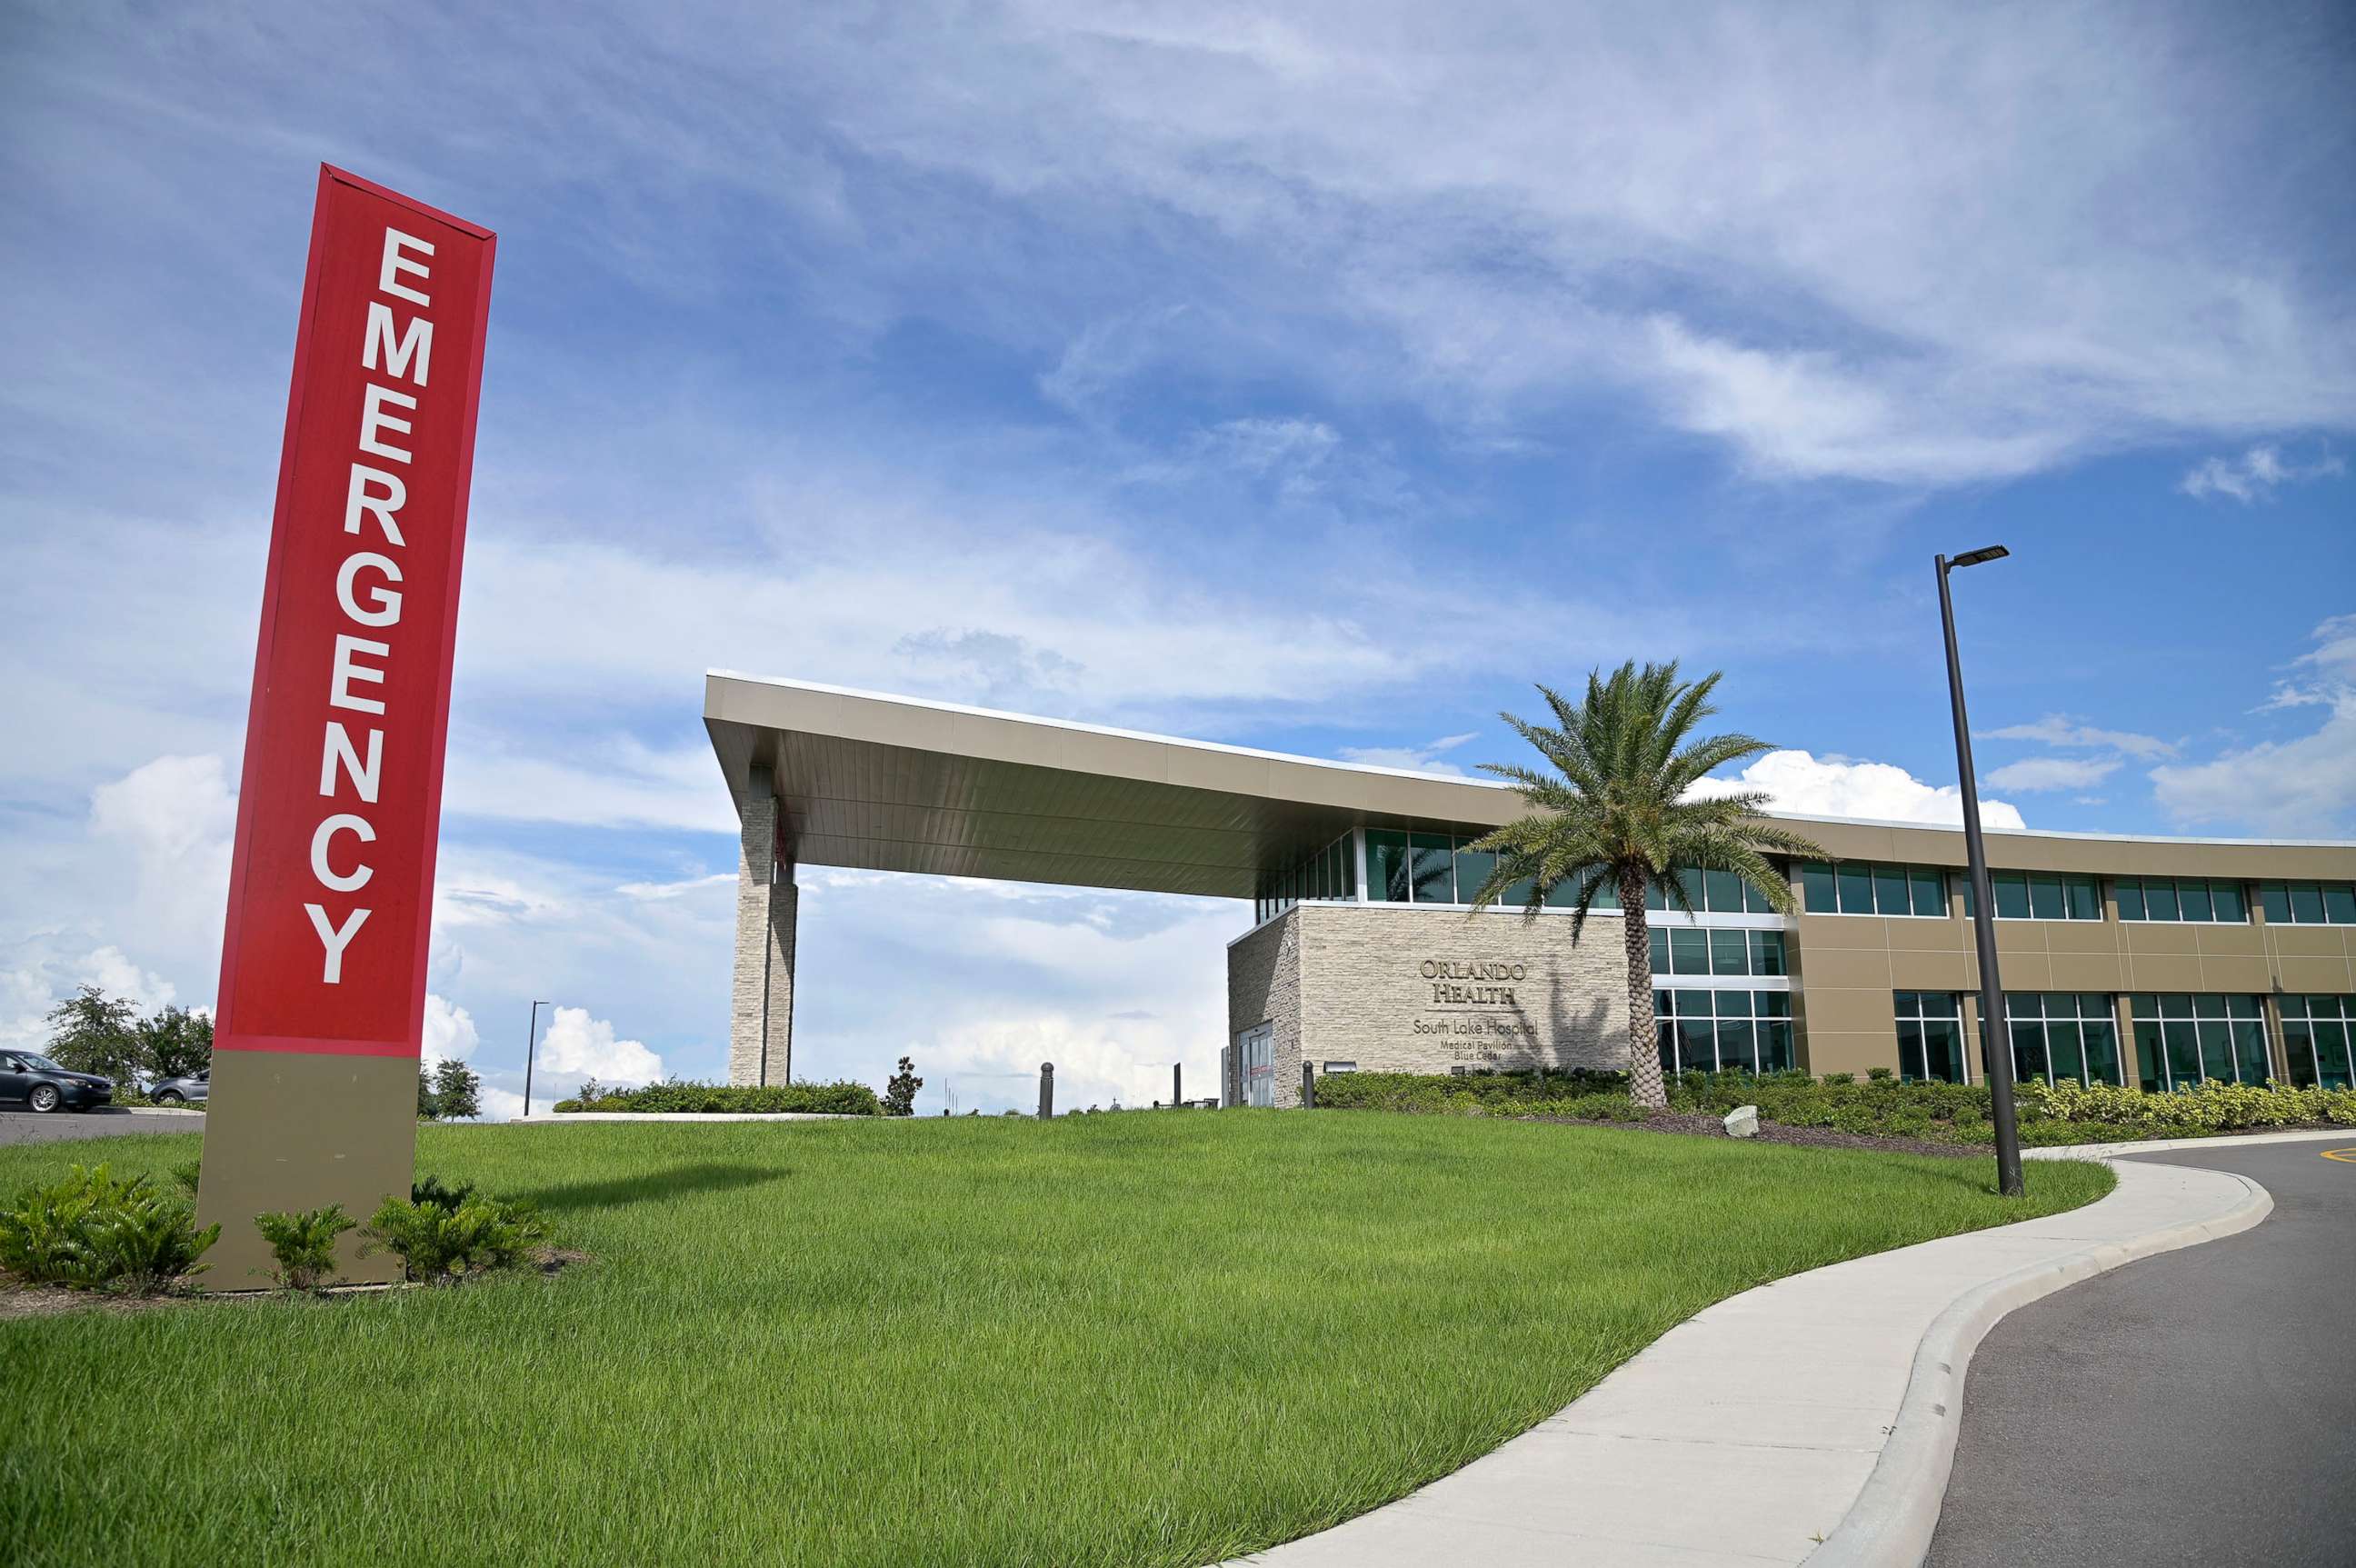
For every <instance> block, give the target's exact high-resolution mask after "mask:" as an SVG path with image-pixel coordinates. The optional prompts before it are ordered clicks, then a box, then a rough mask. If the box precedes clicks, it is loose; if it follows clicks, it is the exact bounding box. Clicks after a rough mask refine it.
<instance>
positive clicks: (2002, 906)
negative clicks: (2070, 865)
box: [1964, 871, 2103, 920]
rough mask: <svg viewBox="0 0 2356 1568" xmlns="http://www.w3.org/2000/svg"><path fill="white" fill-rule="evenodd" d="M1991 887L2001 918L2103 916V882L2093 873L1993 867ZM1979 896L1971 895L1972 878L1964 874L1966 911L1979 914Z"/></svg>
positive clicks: (1967, 914) (2093, 918)
mask: <svg viewBox="0 0 2356 1568" xmlns="http://www.w3.org/2000/svg"><path fill="white" fill-rule="evenodd" d="M1988 889H1989V891H1991V892H1992V893H1994V894H1995V895H1996V918H1997V919H1999V920H2099V919H2101V918H2103V884H2102V882H2101V880H2100V879H2099V878H2097V877H2093V876H2064V875H2060V874H2059V873H2055V872H2042V871H1991V872H1989V873H1988ZM1978 908H1979V900H1977V899H1976V898H1974V897H1972V880H1971V878H1970V877H1968V876H1966V877H1965V878H1964V914H1965V918H1970V917H1971V916H1973V915H1974V914H1976V912H1977V910H1978Z"/></svg>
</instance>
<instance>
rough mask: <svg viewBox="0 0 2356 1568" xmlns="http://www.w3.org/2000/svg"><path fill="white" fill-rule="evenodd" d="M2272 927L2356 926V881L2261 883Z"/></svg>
mask: <svg viewBox="0 0 2356 1568" xmlns="http://www.w3.org/2000/svg"><path fill="white" fill-rule="evenodd" d="M2258 905H2259V907H2260V908H2263V909H2265V912H2266V924H2268V925H2270V926H2356V882H2261V883H2259V884H2258Z"/></svg>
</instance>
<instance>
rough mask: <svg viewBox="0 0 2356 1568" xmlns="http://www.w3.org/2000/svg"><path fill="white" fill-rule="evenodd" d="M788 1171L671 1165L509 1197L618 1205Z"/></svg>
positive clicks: (775, 1177)
mask: <svg viewBox="0 0 2356 1568" xmlns="http://www.w3.org/2000/svg"><path fill="white" fill-rule="evenodd" d="M787 1174H788V1173H787V1172H786V1171H783V1170H779V1169H777V1168H776V1167H774V1166H764V1165H713V1164H705V1165H673V1166H671V1167H670V1168H669V1169H668V1170H659V1171H649V1172H648V1173H646V1174H645V1175H643V1176H613V1177H610V1178H608V1179H607V1180H605V1181H569V1182H565V1183H562V1185H560V1186H556V1187H534V1188H532V1189H531V1190H530V1191H528V1192H518V1193H511V1194H509V1195H508V1196H509V1197H514V1198H519V1199H521V1200H523V1201H525V1202H528V1203H531V1204H534V1205H537V1206H538V1207H539V1208H541V1209H543V1210H546V1211H547V1212H549V1213H552V1214H553V1213H558V1212H562V1211H563V1210H565V1209H573V1208H621V1207H623V1206H624V1205H626V1204H632V1203H644V1202H647V1201H648V1199H651V1198H665V1197H686V1196H687V1195H689V1194H691V1193H698V1192H728V1191H732V1190H734V1189H735V1188H737V1187H759V1186H761V1185H762V1184H763V1183H765V1182H773V1181H782V1180H784V1179H785V1178H786V1176H787Z"/></svg>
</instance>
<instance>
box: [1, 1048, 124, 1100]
mask: <svg viewBox="0 0 2356 1568" xmlns="http://www.w3.org/2000/svg"><path fill="white" fill-rule="evenodd" d="M113 1099H114V1080H113V1079H107V1078H101V1077H99V1076H98V1075H97V1074H96V1073H93V1072H74V1071H71V1070H70V1069H66V1068H61V1067H59V1065H58V1064H57V1063H55V1062H53V1061H51V1060H50V1059H49V1058H47V1057H37V1056H35V1055H33V1054H32V1053H31V1052H30V1051H0V1101H23V1102H24V1103H25V1104H27V1105H28V1106H30V1107H31V1108H32V1109H34V1110H35V1111H39V1112H50V1111H56V1110H59V1109H63V1110H67V1111H88V1110H90V1109H91V1108H92V1107H94V1106H100V1105H105V1104H108V1103H109V1102H111V1101H112V1100H113Z"/></svg>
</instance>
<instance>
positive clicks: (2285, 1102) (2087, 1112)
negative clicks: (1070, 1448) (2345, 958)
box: [1317, 1072, 2356, 1147]
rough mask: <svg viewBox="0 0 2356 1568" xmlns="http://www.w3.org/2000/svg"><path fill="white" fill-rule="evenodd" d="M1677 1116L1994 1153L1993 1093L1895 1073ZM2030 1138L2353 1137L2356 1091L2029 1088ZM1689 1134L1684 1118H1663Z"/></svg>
mask: <svg viewBox="0 0 2356 1568" xmlns="http://www.w3.org/2000/svg"><path fill="white" fill-rule="evenodd" d="M1668 1094H1669V1107H1668V1109H1669V1112H1671V1113H1673V1114H1674V1115H1675V1116H1676V1117H1680V1118H1694V1119H1695V1120H1694V1121H1693V1122H1692V1123H1691V1129H1692V1130H1700V1129H1701V1126H1702V1119H1707V1120H1708V1121H1709V1122H1716V1120H1717V1119H1718V1118H1719V1117H1722V1116H1724V1115H1725V1114H1726V1113H1727V1112H1730V1111H1732V1110H1733V1109H1735V1108H1736V1107H1737V1106H1740V1105H1755V1106H1757V1107H1758V1108H1759V1118H1760V1127H1761V1133H1762V1136H1765V1137H1767V1138H1768V1139H1769V1141H1771V1142H1776V1141H1788V1142H1806V1143H1819V1144H1824V1143H1835V1142H1838V1141H1837V1140H1820V1139H1816V1138H1807V1139H1794V1138H1787V1137H1786V1136H1785V1134H1787V1133H1799V1132H1803V1131H1807V1132H1824V1133H1842V1134H1847V1135H1848V1138H1849V1139H1850V1140H1854V1141H1858V1142H1862V1143H1867V1144H1873V1145H1875V1146H1885V1147H1886V1146H1890V1144H1892V1143H1893V1142H1894V1143H1896V1144H1901V1145H1902V1144H1933V1145H1964V1146H1966V1147H1985V1146H1986V1145H1987V1144H1991V1143H1993V1142H1994V1141H1995V1136H1996V1133H1995V1128H1994V1124H1993V1123H1992V1122H1989V1120H1988V1090H1987V1085H1986V1084H1954V1083H1901V1082H1899V1081H1898V1080H1896V1079H1892V1078H1890V1077H1888V1076H1886V1075H1875V1076H1871V1077H1869V1078H1866V1079H1855V1078H1852V1077H1851V1076H1850V1075H1848V1074H1846V1073H1836V1074H1832V1075H1829V1076H1827V1077H1825V1078H1811V1077H1810V1076H1809V1075H1808V1074H1806V1073H1804V1072H1782V1073H1768V1074H1765V1075H1763V1076H1753V1075H1752V1074H1750V1073H1686V1074H1683V1075H1681V1076H1679V1077H1676V1078H1673V1079H1670V1080H1669V1083H1668ZM2015 1101H2016V1105H2017V1109H2018V1112H2019V1124H2020V1141H2021V1142H2022V1143H2023V1144H2027V1145H2029V1146H2031V1147H2047V1146H2059V1145H2063V1144H2105V1143H2129V1142H2136V1141H2140V1140H2144V1139H2155V1138H2201V1137H2211V1136H2215V1135H2217V1134H2220V1133H2249V1132H2263V1131H2274V1130H2281V1131H2290V1130H2294V1129H2304V1128H2333V1127H2348V1128H2351V1129H2356V1090H2345V1089H2339V1090H2331V1089H2291V1088H2288V1087H2286V1086H2281V1085H2269V1086H2267V1087H2265V1088H2258V1087H2255V1086H2244V1085H2238V1084H2230V1083H2213V1082H2212V1083H2205V1084H2202V1085H2201V1087H2199V1088H2198V1089H2190V1090H2178V1091H2176V1092H2174V1093H2169V1094H2145V1093H2143V1092H2142V1091H2141V1090H2133V1089H2118V1088H2112V1087H2108V1086H2099V1085H2098V1086H2096V1087H2094V1088H2092V1089H2084V1088H2079V1087H2076V1086H2074V1085H2070V1086H2062V1087H2059V1088H2055V1087H2051V1086H2048V1085H2046V1084H2043V1083H2039V1082H2029V1083H2023V1084H2021V1085H2019V1089H2018V1091H2017V1094H2016V1096H2015ZM1317 1103H1318V1104H1319V1105H1320V1106H1323V1107H1327V1108H1332V1109H1340V1110H1366V1111H1391V1112H1408V1113H1419V1114H1427V1115H1456V1116H1508V1117H1516V1118H1540V1119H1544V1120H1547V1121H1567V1122H1625V1123H1636V1122H1644V1121H1645V1120H1646V1118H1645V1116H1644V1112H1643V1111H1642V1110H1641V1109H1639V1108H1638V1107H1637V1106H1635V1105H1634V1104H1633V1103H1631V1102H1630V1101H1629V1099H1628V1083H1627V1077H1626V1075H1625V1074H1622V1073H1584V1072H1582V1073H1547V1074H1537V1073H1507V1072H1494V1073H1491V1072H1483V1073H1470V1074H1464V1075H1462V1076H1456V1075H1440V1074H1424V1073H1342V1074H1336V1075H1334V1076H1332V1077H1328V1078H1322V1079H1318V1081H1317ZM1655 1125H1657V1126H1659V1127H1660V1128H1661V1130H1664V1131H1669V1130H1675V1131H1685V1130H1688V1129H1687V1126H1686V1125H1685V1124H1684V1123H1682V1122H1655Z"/></svg>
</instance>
